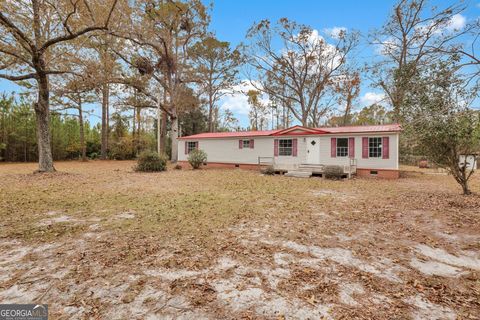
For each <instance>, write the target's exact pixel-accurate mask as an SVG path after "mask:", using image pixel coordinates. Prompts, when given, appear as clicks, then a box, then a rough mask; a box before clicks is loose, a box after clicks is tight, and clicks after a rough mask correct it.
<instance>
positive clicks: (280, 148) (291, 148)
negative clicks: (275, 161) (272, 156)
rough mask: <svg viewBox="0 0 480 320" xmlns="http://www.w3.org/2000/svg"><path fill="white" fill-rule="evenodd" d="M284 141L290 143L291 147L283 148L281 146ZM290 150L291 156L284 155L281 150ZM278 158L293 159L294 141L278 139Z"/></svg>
mask: <svg viewBox="0 0 480 320" xmlns="http://www.w3.org/2000/svg"><path fill="white" fill-rule="evenodd" d="M282 141H290V146H287V147H285V146H284V147H282V146H280V144H281V142H282ZM288 149H290V154H282V152H281V150H284V151H285V150H288ZM278 156H279V157H293V139H291V138H287V139H278Z"/></svg>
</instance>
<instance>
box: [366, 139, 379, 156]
mask: <svg viewBox="0 0 480 320" xmlns="http://www.w3.org/2000/svg"><path fill="white" fill-rule="evenodd" d="M381 156H382V138H381V137H372V138H368V157H369V158H380V157H381Z"/></svg>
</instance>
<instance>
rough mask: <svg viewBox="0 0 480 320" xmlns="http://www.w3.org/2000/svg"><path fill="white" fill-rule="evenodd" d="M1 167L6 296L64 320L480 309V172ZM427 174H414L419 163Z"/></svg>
mask: <svg viewBox="0 0 480 320" xmlns="http://www.w3.org/2000/svg"><path fill="white" fill-rule="evenodd" d="M132 166H133V162H118V161H106V162H102V161H92V162H88V163H79V162H63V163H57V164H56V167H57V170H58V172H57V173H53V174H33V173H31V172H33V171H34V170H35V164H1V165H0V192H1V193H0V197H1V202H0V225H1V229H0V303H29V302H42V303H48V304H49V309H50V314H51V317H52V319H92V318H97V319H170V318H171V319H321V318H325V319H354V318H355V319H356V318H360V319H362V318H365V319H372V318H373V319H405V318H414V319H456V318H460V319H463V318H466V319H480V318H479V315H480V196H479V195H478V193H480V177H479V175H478V174H476V175H474V177H473V181H472V189H473V191H474V192H476V193H477V194H475V195H472V196H469V197H465V196H462V195H460V188H459V187H458V186H457V185H456V184H455V182H454V180H453V178H452V177H449V176H446V175H444V174H441V173H436V172H433V171H432V172H430V171H428V170H427V171H423V172H420V170H419V169H418V170H417V169H414V168H404V169H406V170H407V172H405V173H404V174H403V177H402V178H401V179H399V180H395V181H387V180H376V179H352V180H349V181H326V180H323V179H320V178H311V179H295V178H287V177H283V176H273V177H271V176H262V175H261V174H259V173H258V172H255V171H243V170H213V169H211V170H198V171H191V170H174V169H171V170H169V171H168V172H164V173H136V172H133V170H132ZM414 170H415V171H414Z"/></svg>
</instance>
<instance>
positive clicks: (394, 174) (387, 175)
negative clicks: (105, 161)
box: [357, 168, 400, 179]
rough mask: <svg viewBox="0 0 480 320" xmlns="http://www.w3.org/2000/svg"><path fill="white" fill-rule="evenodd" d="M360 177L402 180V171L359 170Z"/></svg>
mask: <svg viewBox="0 0 480 320" xmlns="http://www.w3.org/2000/svg"><path fill="white" fill-rule="evenodd" d="M357 176H358V177H377V178H384V179H398V178H400V171H399V170H396V169H370V168H357Z"/></svg>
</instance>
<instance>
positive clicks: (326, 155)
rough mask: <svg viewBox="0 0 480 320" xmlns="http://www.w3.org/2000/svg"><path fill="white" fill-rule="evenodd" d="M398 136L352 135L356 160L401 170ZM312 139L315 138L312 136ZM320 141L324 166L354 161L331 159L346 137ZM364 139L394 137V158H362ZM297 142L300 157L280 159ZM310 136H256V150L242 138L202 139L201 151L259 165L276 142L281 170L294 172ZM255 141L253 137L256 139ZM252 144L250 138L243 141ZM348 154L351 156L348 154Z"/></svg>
mask: <svg viewBox="0 0 480 320" xmlns="http://www.w3.org/2000/svg"><path fill="white" fill-rule="evenodd" d="M398 136H399V135H398V133H385V134H383V133H374V134H361V133H356V134H348V137H354V138H355V157H354V158H355V159H356V161H357V166H358V168H372V169H393V170H396V169H398ZM310 137H311V136H310ZM315 137H318V138H319V139H318V141H319V144H320V146H319V149H320V151H319V161H318V163H320V164H324V165H348V164H349V163H350V159H349V157H348V156H346V157H331V138H337V139H340V138H347V135H346V134H337V135H334V134H322V135H318V136H315ZM362 137H390V144H389V150H390V157H389V159H383V158H382V156H380V157H378V158H368V159H362ZM293 138H295V139H297V156H296V157H293V156H280V140H290V141H291V140H292V139H293ZM306 138H307V136H295V137H292V136H290V137H288V136H286V137H278V136H277V137H273V136H270V137H255V138H254V139H255V148H243V149H240V148H239V146H238V143H239V140H242V139H241V138H224V139H200V140H199V141H200V144H199V148H200V149H202V150H204V151H205V152H206V153H207V156H208V162H218V163H231V164H257V163H258V157H274V140H275V139H278V140H279V156H278V157H275V163H276V166H277V167H278V168H282V169H286V170H288V169H294V168H296V167H298V165H300V164H302V163H306V157H307V146H306ZM252 139H253V138H252ZM243 140H244V141H248V139H247V138H246V139H243ZM179 141H180V144H179V146H181V147H180V148H179V150H183V147H182V144H183V143H184V141H185V140H179ZM347 155H348V154H347ZM178 156H179V160H180V161H186V160H187V157H188V155H186V154H185V153H184V152H183V151H182V152H180V151H179V155H178Z"/></svg>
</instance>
